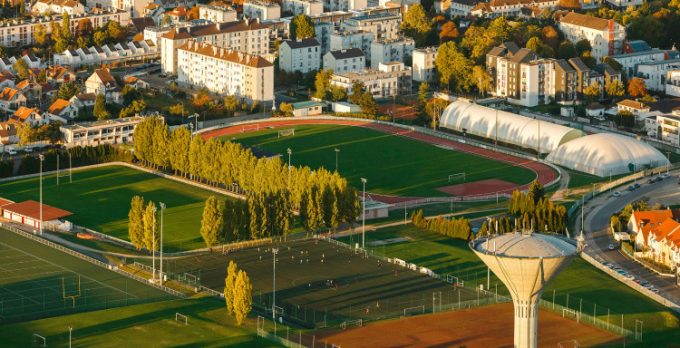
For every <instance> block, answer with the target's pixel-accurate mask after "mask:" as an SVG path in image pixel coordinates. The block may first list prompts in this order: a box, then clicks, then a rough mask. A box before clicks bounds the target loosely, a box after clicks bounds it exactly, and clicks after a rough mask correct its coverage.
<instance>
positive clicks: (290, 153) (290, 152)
mask: <svg viewBox="0 0 680 348" xmlns="http://www.w3.org/2000/svg"><path fill="white" fill-rule="evenodd" d="M286 153H288V188H289V189H290V155H292V154H293V150H291V149H290V147H289V148H288V149H286Z"/></svg>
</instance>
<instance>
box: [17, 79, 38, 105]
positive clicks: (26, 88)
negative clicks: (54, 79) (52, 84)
mask: <svg viewBox="0 0 680 348" xmlns="http://www.w3.org/2000/svg"><path fill="white" fill-rule="evenodd" d="M14 88H16V89H17V90H19V91H20V92H21V93H22V94H23V95H24V96H26V100H27V101H28V102H30V103H33V102H40V101H41V100H42V98H43V86H42V85H40V84H39V83H37V82H33V81H31V80H29V79H25V80H21V81H19V82H17V84H16V85H15V86H14Z"/></svg>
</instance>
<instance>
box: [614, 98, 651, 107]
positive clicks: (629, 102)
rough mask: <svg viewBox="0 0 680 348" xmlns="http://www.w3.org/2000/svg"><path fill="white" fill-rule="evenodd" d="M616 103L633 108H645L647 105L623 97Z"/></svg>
mask: <svg viewBox="0 0 680 348" xmlns="http://www.w3.org/2000/svg"><path fill="white" fill-rule="evenodd" d="M616 104H617V105H623V106H627V107H629V108H633V109H646V108H647V105H645V104H643V103H640V102H639V101H635V100H630V99H624V100H622V101H620V102H618V103H616Z"/></svg>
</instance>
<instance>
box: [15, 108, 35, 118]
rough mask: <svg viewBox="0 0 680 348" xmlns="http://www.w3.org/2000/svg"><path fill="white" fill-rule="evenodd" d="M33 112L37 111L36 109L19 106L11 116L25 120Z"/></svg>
mask: <svg viewBox="0 0 680 348" xmlns="http://www.w3.org/2000/svg"><path fill="white" fill-rule="evenodd" d="M34 112H35V113H38V109H36V108H28V107H25V106H20V107H19V109H18V110H17V111H16V112H15V113H14V115H12V118H15V119H18V120H21V121H26V119H28V118H29V117H30V116H31V114H33V113H34Z"/></svg>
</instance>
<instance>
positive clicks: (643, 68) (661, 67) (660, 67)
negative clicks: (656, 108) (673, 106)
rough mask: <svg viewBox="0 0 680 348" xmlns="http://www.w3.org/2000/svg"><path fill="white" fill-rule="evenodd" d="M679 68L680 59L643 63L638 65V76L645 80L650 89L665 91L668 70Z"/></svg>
mask: <svg viewBox="0 0 680 348" xmlns="http://www.w3.org/2000/svg"><path fill="white" fill-rule="evenodd" d="M678 69H680V59H669V60H662V61H658V62H649V63H642V64H639V65H638V67H637V75H636V76H637V77H639V78H641V79H643V80H644V81H645V87H646V88H647V90H648V91H654V92H664V91H665V90H666V77H667V74H668V72H669V71H672V70H678Z"/></svg>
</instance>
